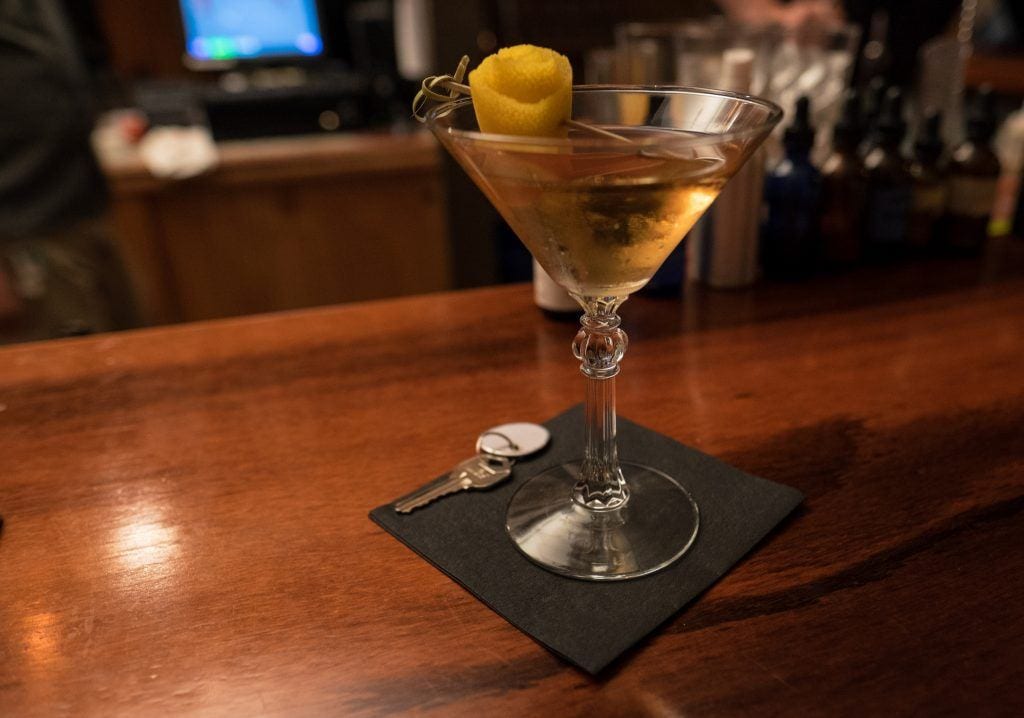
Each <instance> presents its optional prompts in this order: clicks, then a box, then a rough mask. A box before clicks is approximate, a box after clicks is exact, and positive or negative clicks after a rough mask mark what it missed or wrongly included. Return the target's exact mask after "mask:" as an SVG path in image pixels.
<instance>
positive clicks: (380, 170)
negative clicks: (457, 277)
mask: <svg viewBox="0 0 1024 718" xmlns="http://www.w3.org/2000/svg"><path fill="white" fill-rule="evenodd" d="M439 153H440V150H439V148H438V147H437V145H436V142H435V141H434V139H433V138H432V137H431V136H430V135H428V134H426V133H419V132H418V133H413V134H407V135H393V134H386V133H378V134H353V135H333V136H324V137H299V138H275V139H264V140H250V141H244V142H226V143H221V145H220V165H219V167H218V168H217V169H216V170H214V171H212V172H210V173H207V174H205V175H203V176H200V177H196V178H194V179H190V180H185V181H166V180H160V179H156V178H154V177H153V176H152V175H150V174H149V173H148V171H147V170H146V169H145V168H144V167H143V166H142V164H141V162H140V161H139V159H138V157H137V156H134V155H131V154H129V155H126V156H122V157H117V158H114V157H105V158H102V159H103V166H104V169H105V171H106V173H107V175H108V177H109V179H110V182H111V186H112V190H113V195H114V197H113V217H114V223H115V227H116V233H117V238H118V243H119V245H120V249H121V252H122V255H123V256H124V259H125V263H126V264H127V266H128V270H129V272H130V274H131V276H132V279H133V282H134V285H135V290H136V294H137V295H138V299H139V302H140V305H141V309H142V312H143V315H144V317H145V319H146V320H147V321H148V322H149V323H166V322H175V321H188V320H195V319H208V318H215V317H225V316H233V315H241V314H251V313H255V312H265V311H273V310H279V309H292V308H296V307H308V306H315V305H321V304H331V303H336V302H344V301H351V300H358V299H372V298H379V297H391V296H399V295H405V294H417V293H422V292H430V291H437V290H443V289H449V288H451V286H452V268H451V263H452V257H451V250H450V247H449V241H448V233H447V227H446V221H445V216H446V215H445V208H444V196H443V194H444V193H443V190H442V182H441V170H440V156H439Z"/></svg>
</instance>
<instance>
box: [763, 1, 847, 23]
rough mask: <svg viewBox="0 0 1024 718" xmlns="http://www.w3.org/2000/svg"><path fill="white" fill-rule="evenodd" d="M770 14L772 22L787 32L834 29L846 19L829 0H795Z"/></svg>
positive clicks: (839, 9)
mask: <svg viewBox="0 0 1024 718" xmlns="http://www.w3.org/2000/svg"><path fill="white" fill-rule="evenodd" d="M772 14H773V16H774V17H773V18H772V19H773V20H774V22H776V23H778V24H779V25H782V26H783V27H785V28H787V29H789V30H803V29H806V28H809V27H823V28H834V27H838V26H840V25H842V24H843V21H844V20H845V19H846V18H845V17H844V15H843V10H842V8H841V7H839V5H838V4H836V3H834V2H832V1H831V0H796V2H792V3H790V4H789V5H776V6H775V8H774V9H773V11H772Z"/></svg>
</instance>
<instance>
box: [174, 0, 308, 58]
mask: <svg viewBox="0 0 1024 718" xmlns="http://www.w3.org/2000/svg"><path fill="white" fill-rule="evenodd" d="M180 2H181V16H182V18H183V20H184V23H185V46H186V49H187V51H188V54H189V55H190V56H192V57H193V58H195V59H196V60H246V59H255V58H261V57H295V56H306V57H315V56H317V55H322V54H323V51H324V41H323V36H322V35H321V33H320V20H319V18H318V17H317V12H316V0H180Z"/></svg>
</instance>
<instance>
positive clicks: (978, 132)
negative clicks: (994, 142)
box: [967, 85, 996, 142]
mask: <svg viewBox="0 0 1024 718" xmlns="http://www.w3.org/2000/svg"><path fill="white" fill-rule="evenodd" d="M995 102H996V98H995V95H994V94H992V88H991V87H990V86H989V85H982V86H981V87H980V88H979V89H978V93H977V94H976V95H975V96H974V101H973V102H972V103H971V109H970V111H969V112H968V113H967V139H969V140H971V141H972V142H988V141H989V140H991V139H992V135H994V134H995V132H996V105H995Z"/></svg>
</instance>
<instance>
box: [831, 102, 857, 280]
mask: <svg viewBox="0 0 1024 718" xmlns="http://www.w3.org/2000/svg"><path fill="white" fill-rule="evenodd" d="M860 104H861V103H860V97H859V96H858V95H857V93H856V92H855V91H854V90H849V91H848V92H847V94H846V97H845V99H844V101H843V112H842V115H841V116H840V117H839V120H838V121H837V122H836V125H835V127H834V128H833V129H832V151H831V153H829V155H828V157H827V158H825V161H824V163H822V166H821V179H822V202H821V241H822V260H823V263H824V265H825V267H826V268H830V269H840V268H843V267H849V266H851V265H853V264H855V263H856V262H857V261H858V260H859V259H860V254H861V241H862V238H863V237H862V235H863V230H862V219H863V216H864V199H865V191H866V184H865V179H864V165H863V164H862V162H861V159H860V154H859V153H858V151H857V146H858V143H859V142H860V140H861V128H862V125H861V122H860V111H861V108H860Z"/></svg>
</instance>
